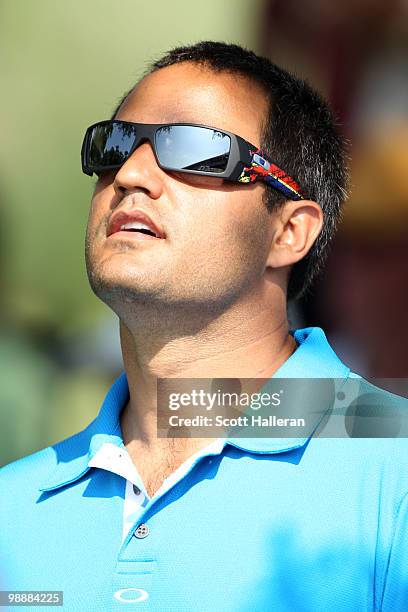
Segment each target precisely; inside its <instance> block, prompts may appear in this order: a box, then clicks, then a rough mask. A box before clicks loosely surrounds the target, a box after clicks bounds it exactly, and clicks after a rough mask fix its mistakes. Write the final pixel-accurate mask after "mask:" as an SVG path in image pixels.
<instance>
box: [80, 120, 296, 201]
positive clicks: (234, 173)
mask: <svg viewBox="0 0 408 612" xmlns="http://www.w3.org/2000/svg"><path fill="white" fill-rule="evenodd" d="M146 140H147V141H148V142H149V143H150V144H151V146H152V148H153V151H154V154H155V157H156V160H157V163H158V165H159V166H160V168H162V169H163V170H170V171H174V172H185V173H189V174H198V175H202V176H213V177H217V178H222V179H226V180H228V181H233V182H237V183H244V184H245V183H254V182H255V181H256V180H258V179H260V180H263V181H265V183H267V184H268V185H270V186H271V187H273V188H274V189H277V190H278V191H280V192H281V193H282V194H283V195H285V196H286V197H288V198H290V199H291V200H303V199H305V198H304V196H303V195H302V193H301V190H300V187H299V185H298V184H297V182H296V181H295V180H294V179H293V178H291V177H290V176H288V175H287V174H286V172H285V171H284V170H282V169H281V168H278V166H276V165H275V164H274V163H273V162H272V161H271V160H270V159H268V158H267V157H265V156H264V155H263V154H262V151H261V150H260V149H257V147H255V146H254V145H251V144H250V143H249V142H247V141H246V140H244V139H243V138H241V137H240V136H237V135H236V134H232V133H231V132H226V131H225V130H217V129H216V128H213V127H209V126H206V125H197V124H193V123H183V124H181V123H166V124H152V123H131V122H129V121H118V120H116V119H113V120H108V121H100V122H99V123H95V124H94V125H91V126H90V127H89V128H88V129H87V131H86V133H85V138H84V141H83V144H82V151H81V160H82V170H83V172H84V173H85V174H89V175H90V176H92V174H93V173H95V174H96V175H98V176H99V175H100V174H102V173H103V172H106V171H108V170H115V169H118V168H120V167H121V166H122V165H123V164H124V163H125V162H126V160H127V159H129V157H130V156H131V155H132V153H133V152H134V151H135V149H136V148H137V147H138V146H139V145H140V144H141V143H142V142H144V141H146Z"/></svg>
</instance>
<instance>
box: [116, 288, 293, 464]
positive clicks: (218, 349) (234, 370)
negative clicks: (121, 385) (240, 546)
mask: <svg viewBox="0 0 408 612" xmlns="http://www.w3.org/2000/svg"><path fill="white" fill-rule="evenodd" d="M278 297H280V299H277V300H275V302H276V303H275V308H271V306H270V305H268V307H266V306H263V305H262V303H259V302H257V303H256V302H255V303H250V302H249V303H248V302H247V303H245V302H241V303H240V304H235V305H234V306H233V307H231V308H229V309H228V310H227V311H225V312H223V313H222V314H217V315H216V316H214V315H213V314H211V313H208V312H207V313H205V312H203V311H202V310H201V312H200V310H198V309H197V307H195V309H194V312H195V313H196V315H195V317H192V316H188V313H186V312H184V311H183V310H181V311H180V309H178V311H177V312H176V310H175V309H171V311H170V309H168V310H167V311H162V312H158V311H156V312H152V308H151V305H150V309H149V313H146V312H143V311H141V310H140V309H136V310H137V312H135V309H133V311H132V316H127V317H124V316H121V317H120V340H121V347H122V354H123V361H124V367H125V371H126V376H127V380H128V384H129V402H128V404H127V405H126V407H125V409H124V410H123V412H122V414H121V426H122V434H123V438H124V442H125V444H126V445H127V446H128V448H129V449H130V450H131V449H132V447H135V445H136V444H137V445H139V446H140V445H142V446H143V447H145V448H146V449H148V450H149V451H150V452H154V451H155V450H156V449H157V450H158V449H159V448H162V447H163V446H164V445H165V443H166V442H167V446H172V447H173V448H174V446H176V444H175V443H176V442H177V445H178V446H180V447H183V448H185V447H188V448H189V449H190V451H191V450H194V449H196V450H198V448H201V447H202V446H204V445H206V444H208V443H209V442H210V441H211V440H208V439H203V438H198V439H197V438H196V439H182V438H179V439H175V440H173V441H172V442H171V444H170V443H169V440H163V439H158V438H157V413H156V407H157V380H158V379H159V378H247V379H251V378H252V379H254V378H270V377H271V376H272V375H273V374H274V372H275V371H276V370H277V369H278V368H279V367H280V366H281V365H282V364H283V363H284V362H285V361H286V360H287V359H288V357H290V355H291V354H292V353H293V352H294V350H295V349H296V342H295V340H294V338H293V337H292V336H291V335H290V334H289V327H288V321H287V317H286V301H285V299H284V296H283V295H280V296H278ZM197 312H200V316H199V317H198V316H197ZM122 314H123V313H122ZM190 314H191V313H190ZM125 319H126V321H125Z"/></svg>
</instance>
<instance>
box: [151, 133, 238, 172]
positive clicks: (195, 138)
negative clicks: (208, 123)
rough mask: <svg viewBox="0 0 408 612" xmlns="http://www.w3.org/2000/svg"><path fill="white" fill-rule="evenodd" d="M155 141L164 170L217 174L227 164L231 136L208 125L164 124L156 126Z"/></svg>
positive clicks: (222, 170)
mask: <svg viewBox="0 0 408 612" xmlns="http://www.w3.org/2000/svg"><path fill="white" fill-rule="evenodd" d="M155 144H156V151H157V157H158V158H159V162H160V164H161V165H162V166H164V167H165V168H167V169H168V170H198V171H200V172H208V173H210V174H219V173H220V172H224V170H225V169H226V167H227V164H228V158H229V153H230V147H231V139H230V137H229V136H228V135H227V134H224V133H223V132H219V131H217V130H212V129H210V128H202V127H194V126H189V125H168V126H165V127H162V128H159V129H158V130H157V132H156V138H155Z"/></svg>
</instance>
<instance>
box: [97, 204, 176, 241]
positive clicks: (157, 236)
mask: <svg viewBox="0 0 408 612" xmlns="http://www.w3.org/2000/svg"><path fill="white" fill-rule="evenodd" d="M107 236H108V237H110V236H114V237H115V238H116V237H126V238H131V239H132V238H133V239H136V240H163V239H165V234H164V232H163V230H162V229H161V228H160V227H159V226H158V225H156V223H154V221H153V220H152V219H151V218H150V217H149V215H148V214H147V213H145V212H144V211H142V210H133V211H126V212H125V211H120V212H117V213H116V214H114V215H113V217H112V219H111V221H110V223H109V226H108V231H107Z"/></svg>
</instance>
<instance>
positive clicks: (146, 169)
mask: <svg viewBox="0 0 408 612" xmlns="http://www.w3.org/2000/svg"><path fill="white" fill-rule="evenodd" d="M164 177H165V174H164V172H163V171H162V170H161V168H159V166H158V165H157V162H156V158H155V156H154V153H153V149H152V147H151V145H150V143H148V142H144V143H142V144H141V145H139V146H138V147H137V149H135V151H133V153H132V155H131V156H130V157H129V158H128V159H127V160H126V161H125V163H124V164H123V166H121V167H120V168H119V170H118V171H117V173H116V176H115V179H114V182H113V187H114V189H115V192H116V194H117V195H118V196H120V197H121V198H122V197H123V196H124V195H126V193H128V192H131V191H134V190H135V189H142V190H143V191H144V192H145V193H146V194H148V195H149V196H150V197H151V198H152V199H153V200H157V199H158V198H160V196H161V194H162V192H163V179H164Z"/></svg>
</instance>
